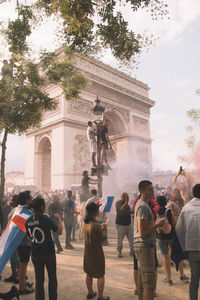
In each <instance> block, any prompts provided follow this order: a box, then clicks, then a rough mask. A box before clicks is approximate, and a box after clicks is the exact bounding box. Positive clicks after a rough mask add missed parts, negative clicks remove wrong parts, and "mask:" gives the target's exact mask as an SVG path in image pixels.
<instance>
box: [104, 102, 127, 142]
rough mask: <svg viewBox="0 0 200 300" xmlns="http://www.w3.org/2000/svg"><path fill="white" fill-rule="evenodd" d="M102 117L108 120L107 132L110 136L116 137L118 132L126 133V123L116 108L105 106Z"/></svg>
mask: <svg viewBox="0 0 200 300" xmlns="http://www.w3.org/2000/svg"><path fill="white" fill-rule="evenodd" d="M104 118H105V119H108V120H109V121H110V125H109V134H110V136H111V138H112V137H116V136H117V135H120V134H125V133H127V131H128V128H127V123H126V121H125V119H124V117H123V115H122V114H121V112H120V111H119V110H118V109H116V108H113V107H106V111H105V114H104Z"/></svg>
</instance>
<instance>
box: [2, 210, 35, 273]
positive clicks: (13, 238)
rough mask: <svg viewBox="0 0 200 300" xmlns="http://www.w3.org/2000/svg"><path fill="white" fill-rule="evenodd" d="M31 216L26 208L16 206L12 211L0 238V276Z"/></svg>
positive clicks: (21, 237) (23, 234)
mask: <svg viewBox="0 0 200 300" xmlns="http://www.w3.org/2000/svg"><path fill="white" fill-rule="evenodd" d="M31 215H32V212H31V210H30V209H28V208H27V207H26V206H21V205H18V206H17V207H16V208H15V209H14V213H13V215H12V218H11V219H10V221H9V223H8V225H7V227H6V229H5V230H4V232H3V233H2V235H1V236H0V275H1V273H2V271H3V269H4V267H5V265H6V264H7V262H8V260H9V259H10V257H11V256H12V254H13V252H14V251H15V250H16V249H17V247H18V246H19V245H20V243H21V241H22V240H23V238H24V237H25V235H26V228H25V223H26V220H27V219H28V218H29V217H30V216H31Z"/></svg>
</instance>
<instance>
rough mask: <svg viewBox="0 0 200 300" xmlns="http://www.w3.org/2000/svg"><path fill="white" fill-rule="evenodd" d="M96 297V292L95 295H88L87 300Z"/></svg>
mask: <svg viewBox="0 0 200 300" xmlns="http://www.w3.org/2000/svg"><path fill="white" fill-rule="evenodd" d="M96 295H97V293H96V292H95V293H94V294H93V295H91V294H88V295H87V299H92V298H94V297H96Z"/></svg>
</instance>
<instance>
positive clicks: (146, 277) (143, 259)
mask: <svg viewBox="0 0 200 300" xmlns="http://www.w3.org/2000/svg"><path fill="white" fill-rule="evenodd" d="M134 251H135V256H136V258H137V260H138V278H139V279H140V280H141V282H142V286H143V289H155V288H156V272H155V258H154V256H155V248H135V249H134Z"/></svg>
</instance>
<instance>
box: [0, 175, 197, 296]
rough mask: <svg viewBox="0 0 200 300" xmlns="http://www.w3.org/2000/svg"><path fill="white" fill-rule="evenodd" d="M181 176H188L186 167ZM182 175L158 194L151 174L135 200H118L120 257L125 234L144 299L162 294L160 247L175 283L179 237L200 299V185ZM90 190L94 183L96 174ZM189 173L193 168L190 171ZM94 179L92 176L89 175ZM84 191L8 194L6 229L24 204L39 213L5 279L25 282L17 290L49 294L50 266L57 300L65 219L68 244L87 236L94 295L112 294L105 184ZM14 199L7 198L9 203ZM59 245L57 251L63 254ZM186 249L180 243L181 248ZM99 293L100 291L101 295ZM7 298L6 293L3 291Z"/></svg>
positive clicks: (89, 278)
mask: <svg viewBox="0 0 200 300" xmlns="http://www.w3.org/2000/svg"><path fill="white" fill-rule="evenodd" d="M178 174H183V172H182V173H180V171H179V173H178ZM178 174H177V176H176V177H175V178H174V180H173V184H174V185H175V188H174V190H172V188H171V187H168V188H167V189H166V191H165V192H164V193H161V194H159V195H155V192H154V187H153V184H152V182H150V181H148V180H143V181H141V182H140V183H139V185H138V195H137V197H136V198H135V199H133V201H132V204H131V203H130V201H129V195H128V193H126V192H123V193H122V194H121V199H120V200H118V201H116V203H115V209H116V221H115V222H116V233H117V257H118V258H119V259H122V258H123V251H122V250H123V240H124V238H125V236H126V237H127V239H128V242H129V246H130V255H131V257H132V258H133V265H134V280H135V295H138V299H139V300H152V299H153V298H154V297H155V296H157V269H158V267H160V263H159V262H158V258H157V251H158V250H159V251H160V253H161V255H162V258H163V266H164V271H165V278H163V282H164V283H165V284H167V285H169V286H172V285H173V281H172V274H171V263H172V261H171V253H172V251H175V252H176V245H175V242H174V241H175V239H176V237H178V241H179V243H180V245H179V246H181V247H182V251H183V253H184V252H185V251H187V253H188V258H189V264H190V268H191V279H190V289H189V294H190V300H198V288H199V280H200V217H199V216H200V184H196V185H194V186H193V188H190V189H189V188H185V187H184V186H183V185H182V186H180V185H179V186H178V183H177V177H178ZM84 176H85V178H86V177H87V188H88V187H89V180H90V178H89V176H88V173H87V174H86V173H85V174H83V179H84ZM184 176H186V175H185V173H184ZM84 180H86V179H84ZM85 192H86V191H84V199H83V197H82V195H81V193H78V192H72V191H67V192H58V191H57V192H55V193H49V194H43V195H41V194H40V193H39V192H38V191H37V192H36V193H35V194H34V195H31V192H30V191H23V192H20V193H19V194H15V195H7V199H6V197H5V199H4V206H3V207H2V210H1V228H2V231H3V230H4V229H5V227H6V225H7V223H8V222H9V220H11V219H12V216H13V214H14V212H15V209H16V207H19V206H22V207H23V206H24V207H26V208H27V209H29V210H30V211H31V214H32V216H31V217H30V218H28V220H27V221H26V224H25V226H26V236H25V237H24V239H23V240H22V242H21V243H20V245H19V246H18V248H17V249H16V251H14V253H13V255H12V256H11V258H10V265H11V276H10V277H8V278H5V279H4V280H5V282H13V283H14V284H19V289H18V291H16V289H15V288H12V290H11V291H10V292H9V293H10V295H11V297H10V298H9V299H12V295H14V296H15V295H16V293H17V294H19V295H25V294H30V293H33V292H34V291H35V299H36V300H43V299H45V293H44V270H45V268H46V269H47V272H48V278H49V285H48V287H49V299H50V300H56V299H57V277H56V252H57V253H62V251H63V245H62V243H61V242H60V240H59V236H60V235H61V234H62V231H63V225H62V224H64V228H65V248H66V249H70V250H73V249H74V246H73V245H72V243H71V242H72V241H73V240H76V230H77V229H79V232H78V234H77V238H78V239H80V240H83V239H84V245H85V247H84V262H83V269H84V272H85V273H86V286H87V290H88V294H87V299H92V298H95V297H96V296H97V297H98V298H97V299H98V300H109V299H110V297H109V296H104V285H105V269H106V268H105V265H106V264H105V256H104V251H103V247H102V246H103V245H104V244H107V243H108V242H107V238H108V237H107V223H106V222H105V220H106V219H105V215H104V213H103V212H102V211H101V201H100V199H99V198H98V196H97V190H96V189H92V190H91V191H90V195H89V188H88V190H87V193H88V196H87V199H86V200H87V201H86V200H85ZM6 200H7V201H6ZM55 245H56V248H57V250H56V252H55ZM179 250H180V249H179ZM30 257H31V259H32V263H33V266H34V270H35V288H34V284H33V283H31V282H29V281H28V277H27V275H28V274H27V266H28V263H29V261H30ZM178 270H179V273H180V281H181V282H185V283H189V278H188V277H187V276H186V275H185V273H184V261H183V260H182V259H180V261H179V263H178ZM93 279H97V293H96V292H95V291H94V290H93ZM97 294H98V295H97ZM0 297H1V294H0Z"/></svg>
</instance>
